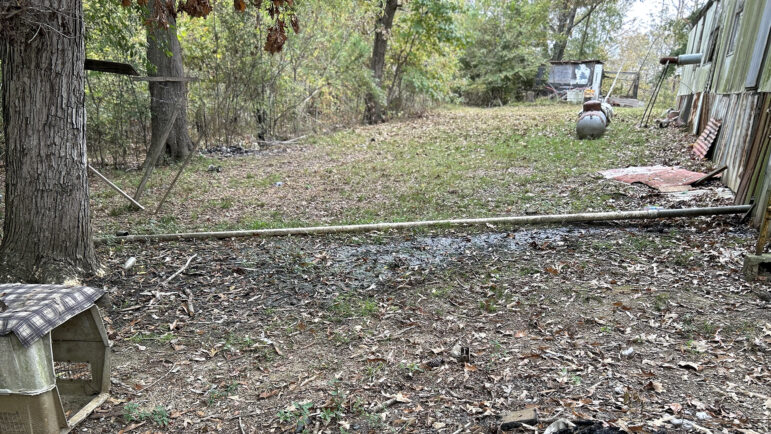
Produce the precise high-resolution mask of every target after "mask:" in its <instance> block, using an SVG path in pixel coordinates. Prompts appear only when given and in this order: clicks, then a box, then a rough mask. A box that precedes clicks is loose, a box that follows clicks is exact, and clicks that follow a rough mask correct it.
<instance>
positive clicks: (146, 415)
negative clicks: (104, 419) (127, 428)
mask: <svg viewBox="0 0 771 434" xmlns="http://www.w3.org/2000/svg"><path fill="white" fill-rule="evenodd" d="M123 420H125V421H126V423H131V422H142V421H145V420H150V421H151V422H152V423H154V424H155V425H157V426H159V427H161V428H165V427H167V426H168V425H169V412H168V411H167V410H166V408H164V407H163V406H160V405H158V406H156V407H155V408H153V409H152V410H150V411H148V410H146V409H142V408H141V407H139V404H136V403H133V402H129V403H127V404H126V405H124V406H123Z"/></svg>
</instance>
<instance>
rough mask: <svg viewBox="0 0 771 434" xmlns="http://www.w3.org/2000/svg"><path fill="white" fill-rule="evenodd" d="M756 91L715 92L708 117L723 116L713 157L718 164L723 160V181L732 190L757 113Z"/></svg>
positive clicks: (741, 169) (738, 179)
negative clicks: (720, 93)
mask: <svg viewBox="0 0 771 434" xmlns="http://www.w3.org/2000/svg"><path fill="white" fill-rule="evenodd" d="M757 103H758V94H756V93H742V94H731V95H716V96H715V100H714V103H713V104H712V113H711V117H713V118H716V119H722V121H723V126H722V131H721V132H720V137H718V140H717V142H716V143H715V153H714V155H713V157H712V160H713V161H715V162H716V163H717V164H718V165H723V164H725V165H726V166H728V169H727V170H726V171H725V172H724V173H723V177H722V180H723V182H724V183H725V184H726V185H727V186H728V188H730V189H731V190H733V191H736V190H737V189H738V187H739V184H740V183H741V177H742V174H743V173H744V171H745V170H752V169H751V168H750V169H746V162H747V158H748V156H749V147H750V146H749V145H750V143H751V141H752V140H751V138H752V137H753V135H752V133H753V129H754V128H753V127H754V125H755V119H756V115H757V112H758V110H757Z"/></svg>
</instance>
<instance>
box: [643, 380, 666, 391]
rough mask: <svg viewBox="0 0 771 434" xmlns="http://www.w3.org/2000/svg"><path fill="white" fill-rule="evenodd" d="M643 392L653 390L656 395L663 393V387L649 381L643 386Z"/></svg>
mask: <svg viewBox="0 0 771 434" xmlns="http://www.w3.org/2000/svg"><path fill="white" fill-rule="evenodd" d="M643 390H653V391H654V392H656V393H661V392H664V386H663V385H662V384H661V383H659V382H658V381H649V382H648V384H646V385H645V386H643Z"/></svg>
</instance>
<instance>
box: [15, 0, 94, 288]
mask: <svg viewBox="0 0 771 434" xmlns="http://www.w3.org/2000/svg"><path fill="white" fill-rule="evenodd" d="M22 5H23V6H21V7H19V8H18V9H16V13H10V14H9V13H8V10H7V9H6V10H5V11H3V10H2V9H0V59H2V75H3V76H2V83H3V86H2V106H3V127H4V128H3V134H4V136H5V142H6V152H5V164H6V180H5V220H4V222H3V240H2V245H0V279H2V280H4V281H23V282H49V283H54V282H56V283H61V282H63V281H65V280H66V279H69V278H73V277H77V276H78V275H80V274H82V273H91V272H94V271H95V270H96V269H97V261H96V257H95V255H94V244H93V241H92V239H91V218H90V211H89V203H88V178H87V167H88V164H87V160H86V111H85V91H84V85H85V72H84V70H83V63H84V61H85V46H84V23H83V8H82V3H81V0H31V1H28V2H24V3H22ZM11 12H13V11H11Z"/></svg>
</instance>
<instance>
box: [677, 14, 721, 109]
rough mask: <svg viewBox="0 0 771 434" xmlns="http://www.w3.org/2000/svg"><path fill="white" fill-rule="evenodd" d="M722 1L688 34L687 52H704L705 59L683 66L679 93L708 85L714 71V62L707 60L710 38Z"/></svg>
mask: <svg viewBox="0 0 771 434" xmlns="http://www.w3.org/2000/svg"><path fill="white" fill-rule="evenodd" d="M719 10H720V2H715V3H713V4H712V6H711V7H710V8H709V10H708V11H707V12H706V13H705V14H704V17H703V18H702V19H700V20H699V22H698V23H697V24H696V26H694V28H693V29H691V33H690V34H689V35H688V48H687V49H686V52H687V53H689V54H690V53H702V54H703V55H704V59H703V60H702V63H701V64H700V65H685V66H683V74H682V81H681V82H680V89H679V91H678V95H689V94H694V93H698V92H703V91H704V89H705V88H706V87H707V80H708V79H709V76H710V74H711V73H712V64H713V63H714V62H707V54H708V53H707V52H706V51H707V49H708V48H709V40H710V36H711V35H712V30H713V29H714V28H715V25H716V24H717V19H718V18H719Z"/></svg>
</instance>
